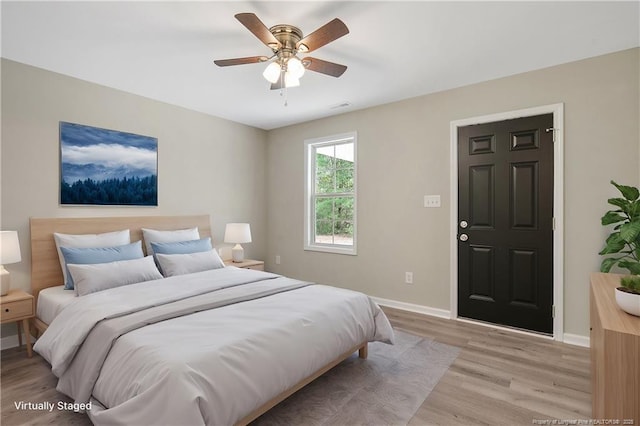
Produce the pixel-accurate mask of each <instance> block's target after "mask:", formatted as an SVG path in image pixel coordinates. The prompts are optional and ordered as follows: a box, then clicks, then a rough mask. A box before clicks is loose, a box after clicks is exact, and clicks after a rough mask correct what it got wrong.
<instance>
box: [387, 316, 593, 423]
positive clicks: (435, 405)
mask: <svg viewBox="0 0 640 426" xmlns="http://www.w3.org/2000/svg"><path fill="white" fill-rule="evenodd" d="M383 309H384V311H385V313H386V314H387V316H388V317H389V320H390V321H391V324H392V325H393V326H394V327H395V328H397V329H400V330H404V331H407V332H409V333H413V334H416V335H420V336H427V337H432V338H434V339H435V340H436V341H438V342H442V343H446V344H448V345H452V346H457V347H459V348H461V351H460V354H459V355H458V358H457V359H456V360H455V361H454V363H453V364H452V365H451V367H450V368H449V370H448V371H447V372H446V373H445V375H444V376H443V377H442V379H441V380H440V382H439V383H438V384H437V385H436V387H435V388H434V390H433V391H432V392H431V393H430V394H429V396H428V397H427V399H426V400H425V401H424V403H423V404H422V406H421V407H420V409H419V410H418V412H417V413H416V414H415V416H414V417H413V419H411V421H410V423H409V425H410V426H417V425H428V424H440V425H483V424H485V425H531V424H535V423H534V420H547V419H560V420H570V419H590V418H591V388H590V363H589V349H588V348H581V347H577V346H571V345H565V344H563V343H557V342H554V341H552V340H549V339H543V338H538V337H531V336H526V335H523V334H517V333H512V332H506V331H500V330H497V329H493V328H489V327H484V326H480V325H474V324H469V323H465V322H461V321H452V320H445V319H440V318H433V317H429V316H424V315H419V314H414V313H411V312H406V311H401V310H397V309H391V308H386V307H384V308H383Z"/></svg>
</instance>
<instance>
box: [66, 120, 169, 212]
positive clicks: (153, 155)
mask: <svg viewBox="0 0 640 426" xmlns="http://www.w3.org/2000/svg"><path fill="white" fill-rule="evenodd" d="M60 204H63V205H114V206H157V205H158V139H157V138H152V137H149V136H141V135H136V134H133V133H126V132H119V131H117V130H109V129H101V128H98V127H92V126H84V125H82V124H75V123H66V122H64V121H61V122H60Z"/></svg>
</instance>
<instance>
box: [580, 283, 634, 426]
mask: <svg viewBox="0 0 640 426" xmlns="http://www.w3.org/2000/svg"><path fill="white" fill-rule="evenodd" d="M619 286H620V275H617V274H603V273H593V274H591V291H590V302H589V304H590V311H591V312H590V313H591V315H590V316H591V336H590V338H591V398H592V410H593V411H592V417H593V418H594V419H615V420H619V421H620V423H619V424H621V425H622V424H634V425H640V317H636V316H633V315H630V314H628V313H626V312H624V311H623V310H622V309H620V308H619V307H618V305H617V303H616V296H615V288H616V287H619ZM630 420H633V423H630V422H629V421H630Z"/></svg>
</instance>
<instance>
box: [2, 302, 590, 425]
mask: <svg viewBox="0 0 640 426" xmlns="http://www.w3.org/2000/svg"><path fill="white" fill-rule="evenodd" d="M384 311H385V312H386V313H387V316H388V317H389V320H390V321H391V323H392V324H393V326H394V327H395V328H397V329H400V330H404V331H407V332H409V333H413V334H416V335H420V336H426V337H432V338H434V339H435V340H436V341H438V342H442V343H446V344H448V345H452V346H457V347H459V348H461V351H460V355H459V356H458V358H457V359H456V361H455V362H454V363H453V365H452V366H451V368H450V369H449V370H448V371H447V373H445V375H444V377H443V378H442V379H441V380H440V382H439V383H438V385H437V386H436V387H435V389H434V390H433V391H432V392H431V394H430V395H429V396H428V398H427V399H426V400H425V402H424V403H423V404H422V406H421V407H420V408H419V410H418V411H417V413H416V415H415V416H414V417H413V419H412V420H411V422H410V423H409V425H410V426H418V425H431V424H441V425H456V424H461V425H481V424H486V425H532V424H534V420H536V419H537V420H544V419H561V420H570V419H589V418H591V393H590V381H589V380H590V369H589V350H588V349H586V348H579V347H575V346H570V345H564V344H561V343H556V342H553V341H550V340H546V339H542V338H535V337H528V336H524V335H521V334H515V333H510V332H505V331H498V330H495V329H491V328H487V327H482V326H478V325H472V324H468V323H463V322H459V321H451V320H444V319H439V318H433V317H428V316H424V315H420V314H415V313H411V312H405V311H400V310H396V309H391V308H384ZM1 361H2V365H1V368H0V370H1V376H0V381H1V383H2V398H1V405H0V410H1V416H0V423H1V424H2V425H3V426H8V425H22V424H28V425H36V424H38V425H42V424H59V425H90V424H91V423H90V422H89V420H88V418H87V417H86V416H85V415H83V414H77V413H73V412H63V411H58V410H54V411H53V412H52V413H42V412H28V411H16V409H15V407H14V401H21V400H22V401H52V402H55V401H67V402H70V399H69V398H66V397H65V396H64V395H62V394H60V393H58V392H57V391H56V390H55V385H56V380H55V377H54V376H53V375H52V374H51V370H50V367H49V365H48V364H47V362H46V361H44V360H43V359H42V358H41V357H40V356H38V355H37V354H34V356H33V358H31V359H29V358H27V357H26V354H25V350H24V347H23V348H22V349H19V348H13V349H7V350H4V351H2V353H1Z"/></svg>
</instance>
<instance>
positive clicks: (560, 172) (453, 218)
mask: <svg viewBox="0 0 640 426" xmlns="http://www.w3.org/2000/svg"><path fill="white" fill-rule="evenodd" d="M542 114H553V128H554V129H555V130H554V144H553V217H554V218H555V229H554V232H553V339H554V340H557V341H560V342H562V341H563V340H564V155H563V154H564V132H563V130H564V104H563V103H557V104H551V105H542V106H538V107H532V108H525V109H519V110H514V111H507V112H502V113H496V114H489V115H482V116H478V117H470V118H465V119H460V120H454V121H451V123H450V126H451V127H450V140H451V147H450V148H451V149H450V162H451V167H450V169H451V179H450V182H451V184H450V188H449V189H450V200H451V212H450V213H451V215H450V227H449V229H450V231H449V236H450V238H449V241H450V255H449V256H450V259H451V263H450V265H451V266H450V273H449V276H450V277H451V282H450V289H451V292H450V304H451V306H450V312H451V319H458V128H459V127H464V126H470V125H474V124H484V123H491V122H495V121H504V120H511V119H515V118H522V117H530V116H534V115H542ZM465 321H466V319H465ZM495 327H496V328H500V327H502V326H500V325H498V324H496V325H495ZM531 333H532V334H533V333H534V332H531Z"/></svg>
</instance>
